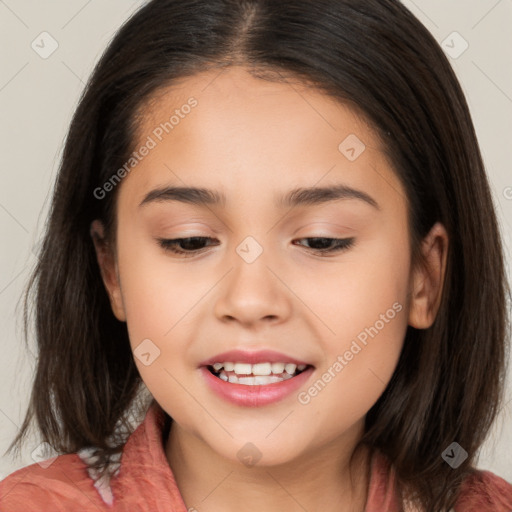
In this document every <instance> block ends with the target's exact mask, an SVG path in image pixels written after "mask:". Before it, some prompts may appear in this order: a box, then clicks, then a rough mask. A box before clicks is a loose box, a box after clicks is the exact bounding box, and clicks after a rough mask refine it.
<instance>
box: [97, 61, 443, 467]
mask: <svg viewBox="0 0 512 512" xmlns="http://www.w3.org/2000/svg"><path fill="white" fill-rule="evenodd" d="M145 114H146V115H145V120H144V123H143V125H142V126H141V128H140V131H139V137H138V141H137V143H136V144H135V148H136V151H138V157H136V158H137V163H136V165H134V166H133V168H131V169H130V171H129V172H127V173H126V176H125V177H124V178H123V180H122V182H121V184H120V185H118V186H119V187H120V188H119V190H118V191H117V192H118V194H119V195H118V205H117V215H118V222H117V245H116V255H115V258H113V259H112V260H110V259H109V258H107V257H102V256H101V250H100V249H98V254H99V258H100V264H101V266H102V269H103V275H104V280H105V283H106V286H107V288H108V290H109V293H110V296H111V301H112V307H113V310H114V313H115V314H116V316H117V317H118V318H119V319H120V320H123V321H124V320H125V321H126V322H127V326H128V332H129V337H130V342H131V345H132V349H133V351H134V357H135V362H136V364H137V367H138V369H139V372H140V374H141V376H142V378H143V380H144V382H145V384H146V385H147V387H148V389H149V391H150V392H151V393H152V394H153V396H154V397H155V398H156V400H157V401H158V402H159V403H160V405H161V406H162V407H163V408H164V409H165V410H166V411H167V413H168V414H169V415H171V416H172V418H173V419H174V420H175V424H176V428H178V429H180V431H181V432H183V433H187V434H189V435H191V436H193V437H194V439H196V440H197V442H198V443H200V444H202V445H203V446H204V447H206V448H207V449H209V450H211V451H212V453H216V454H218V455H219V456H220V457H222V458H224V459H226V460H231V461H234V462H236V461H238V460H240V461H241V460H242V458H241V457H243V456H244V450H246V451H247V454H248V455H251V453H249V452H251V450H255V449H254V448H253V447H251V445H248V444H247V443H252V445H254V447H256V449H257V450H256V451H255V455H254V456H256V457H259V456H261V460H260V464H269V465H272V464H282V463H286V462H289V461H292V460H294V459H297V458H298V457H301V456H308V455H310V454H312V453H318V452H319V450H321V449H322V448H323V447H326V446H332V445H333V443H340V444H343V443H345V444H346V443H347V442H349V440H352V441H353V440H354V439H356V438H357V437H359V436H360V435H361V433H362V429H363V422H364V417H365V415H366V413H367V411H368V410H369V409H370V408H371V407H372V406H373V404H374V403H375V402H376V401H377V399H378V398H379V396H380V395H381V394H382V392H383V391H384V389H385V388H386V386H387V384H388V382H389V380H390V378H391V376H392V374H393V372H394V370H395V367H396V364H397V362H398V358H399V355H400V352H401V349H402V345H403V340H404V335H405V331H406V328H407V325H408V323H409V324H411V325H413V324H414V323H416V324H415V326H417V327H426V326H428V324H429V323H430V322H431V321H432V317H431V316H429V311H430V310H429V307H428V306H427V303H428V301H427V299H426V298H424V295H425V294H423V293H422V292H421V290H422V289H421V287H419V286H416V284H418V283H424V280H423V279H422V276H419V275H416V274H415V273H413V272H412V268H411V264H410V257H411V248H410V246H409V237H408V215H407V201H406V194H405V190H404V188H403V187H402V185H401V183H400V182H399V180H398V178H397V177H396V175H395V174H394V172H393V170H392V168H391V165H390V164H389V162H388V161H387V160H386V158H385V157H384V154H383V152H382V150H381V146H380V143H379V141H378V139H377V137H376V135H375V133H374V132H373V131H372V129H371V127H370V126H368V125H367V124H365V123H364V121H363V120H362V119H360V118H359V117H358V116H357V115H356V113H355V112H354V111H353V110H351V109H350V108H348V107H346V106H344V105H343V104H341V103H338V102H336V101H334V100H333V99H330V98H329V97H327V96H325V95H323V94H321V93H320V92H318V91H315V90H313V89H311V88H306V87H305V86H300V85H298V84H296V83H295V84H293V86H292V85H290V84H286V83H273V82H267V81H263V80H260V79H257V78H253V77H252V76H251V75H250V74H248V73H247V72H246V71H245V70H244V69H242V68H236V67H234V68H229V69H228V70H225V71H223V72H222V73H221V74H220V75H218V72H215V73H214V72H211V73H209V72H207V73H202V74H198V75H195V76H193V77H190V78H187V79H185V80H182V81H181V82H180V83H179V84H174V85H173V87H172V88H169V89H167V90H166V91H164V92H163V93H160V94H159V96H158V97H156V98H155V101H154V102H152V104H151V107H150V108H149V107H148V109H147V111H146V112H145ZM171 116H174V118H171ZM165 123H167V124H165ZM143 146H145V147H146V150H143V149H142V147H143ZM139 157H140V158H139ZM132 163H134V162H132ZM172 187H188V188H201V189H208V190H211V191H213V194H212V195H213V196H222V197H221V199H220V200H219V201H209V200H207V197H206V195H205V194H203V195H202V196H200V195H198V194H197V193H196V194H190V193H188V194H187V193H185V192H183V191H182V192H181V193H180V192H179V191H176V190H172ZM343 187H345V188H343ZM310 188H313V189H325V190H324V191H323V192H321V191H318V190H317V193H316V194H315V193H314V192H315V191H314V190H313V191H309V192H304V191H303V192H302V193H297V192H295V193H294V194H293V195H291V196H290V194H291V193H292V191H293V190H295V189H310ZM334 191H338V193H337V194H335V193H334ZM198 197H200V199H201V200H202V201H199V202H198V201H194V198H196V199H197V198H198ZM213 199H215V197H213ZM217 199H219V198H217ZM306 199H307V200H306ZM196 237H197V238H196ZM179 239H185V240H181V241H180V240H179ZM169 240H174V242H169ZM98 247H99V246H97V248H98ZM174 251H181V252H180V253H178V252H174ZM434 252H435V251H434ZM441 272H442V271H441ZM431 288H432V289H433V290H434V291H435V286H433V287H431ZM423 291H424V290H423ZM422 301H423V302H422ZM422 322H423V324H422ZM232 350H237V351H239V353H237V354H230V355H222V354H223V353H225V352H228V351H232ZM214 363H219V364H218V365H216V367H217V368H219V366H220V365H221V364H222V363H245V364H242V365H237V366H235V367H234V368H233V367H232V366H230V365H224V366H223V367H222V368H221V371H220V373H219V374H218V375H214V374H213V373H212V371H211V370H212V367H211V366H208V365H213V364H214ZM269 363H274V364H269ZM279 363H285V364H288V366H285V367H284V368H283V365H282V364H281V365H280V364H279ZM251 364H253V365H255V366H251ZM299 364H300V365H301V366H297V368H298V369H300V370H302V372H301V373H298V374H297V368H296V367H295V365H299ZM304 366H305V368H304ZM272 370H273V371H274V372H273V373H272V374H271V375H270V376H268V375H265V374H266V373H268V372H269V371H272ZM287 370H289V373H288V376H287V375H286V374H287ZM248 373H250V374H251V375H253V374H257V373H260V374H263V375H260V376H259V378H258V377H255V379H256V380H254V381H252V384H253V385H251V383H250V382H251V380H250V378H249V380H244V379H247V375H246V374H248ZM244 375H246V376H245V377H244ZM292 375H295V376H292ZM272 377H273V378H272ZM225 379H228V381H227V382H226V380H225ZM237 379H242V380H238V381H237V382H236V380H237ZM230 380H231V381H234V382H230ZM271 381H272V382H271ZM274 381H275V382H274ZM258 383H259V384H258ZM173 428H174V427H173ZM258 454H259V455H258Z"/></svg>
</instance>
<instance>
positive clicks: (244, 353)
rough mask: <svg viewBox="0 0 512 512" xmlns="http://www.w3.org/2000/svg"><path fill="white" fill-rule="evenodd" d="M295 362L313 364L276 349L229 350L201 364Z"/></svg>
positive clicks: (297, 363)
mask: <svg viewBox="0 0 512 512" xmlns="http://www.w3.org/2000/svg"><path fill="white" fill-rule="evenodd" d="M226 362H229V363H250V364H257V363H293V364H296V365H299V364H305V365H309V366H311V365H310V364H309V363H308V362H306V361H301V360H300V359H297V358H295V357H292V356H288V355H286V354H283V353H281V352H276V351H275V350H254V351H248V350H228V351H227V352H222V353H221V354H217V355H215V356H213V357H210V358H208V359H205V360H204V361H202V362H201V363H200V366H211V365H213V364H214V363H226Z"/></svg>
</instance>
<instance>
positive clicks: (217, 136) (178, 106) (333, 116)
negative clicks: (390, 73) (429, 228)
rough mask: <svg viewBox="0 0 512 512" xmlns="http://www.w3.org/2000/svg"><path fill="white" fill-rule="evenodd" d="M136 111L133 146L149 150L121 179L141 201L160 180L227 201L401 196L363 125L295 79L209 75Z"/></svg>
mask: <svg viewBox="0 0 512 512" xmlns="http://www.w3.org/2000/svg"><path fill="white" fill-rule="evenodd" d="M190 105H194V106H193V107H191V106H190ZM140 114H141V117H140V118H141V122H140V125H139V127H138V132H137V141H136V143H135V144H134V149H135V150H137V148H139V147H141V146H143V145H144V144H145V143H147V142H148V140H149V139H151V141H152V144H151V145H152V146H153V148H152V149H151V150H150V151H149V154H148V155H147V156H146V157H144V158H143V159H141V161H140V162H139V163H138V164H137V167H136V172H131V173H130V174H129V176H127V178H125V181H128V182H131V183H132V185H131V186H130V187H129V188H130V189H132V188H133V194H136V192H135V190H137V191H139V193H138V196H137V197H138V198H140V197H141V195H142V193H143V191H146V192H147V190H148V189H150V188H151V187H156V186H158V185H162V184H165V183H168V184H174V185H180V186H199V185H200V186H205V187H208V188H216V189H218V190H222V191H223V192H224V193H225V195H226V196H228V197H229V196H230V194H234V193H237V194H243V192H244V191H247V192H251V191H253V192H255V191H261V190H262V189H263V188H272V189H282V190H286V189H290V188H291V187H290V184H291V183H293V185H294V186H308V187H310V186H314V185H315V184H317V183H318V185H319V186H320V185H322V186H326V185H329V184H330V183H335V182H336V183H338V182H343V183H347V184H349V185H352V186H358V187H362V186H364V187H366V190H368V191H371V190H373V191H376V190H377V189H380V190H381V194H382V192H385V193H386V192H387V193H389V194H395V195H396V194H397V193H398V194H399V195H402V196H403V195H404V191H403V189H402V187H401V184H400V182H399V180H398V178H397V177H396V176H395V174H394V172H393V171H392V168H391V165H390V163H389V162H388V160H387V158H386V156H385V154H384V152H383V147H382V145H381V142H380V140H379V138H378V136H377V134H376V132H374V130H373V129H372V127H371V126H370V125H369V124H368V123H367V122H366V120H365V119H364V118H363V117H362V116H360V115H358V112H357V111H355V110H354V109H352V108H350V107H349V106H347V105H346V104H344V103H342V102H340V101H337V100H335V99H333V98H332V97H329V96H327V95H326V94H324V93H322V92H320V91H318V90H317V89H314V88H313V87H311V86H307V85H306V84H304V83H301V82H299V81H297V80H295V81H291V82H289V83H286V82H274V81H268V80H263V79H260V78H256V77H254V76H252V75H251V74H250V73H249V72H248V71H247V70H245V69H244V68H239V67H232V68H227V69H224V70H222V71H219V70H211V71H207V72H203V73H198V74H196V75H193V76H190V77H186V78H182V79H180V80H179V81H176V82H174V83H173V84H172V85H171V86H170V87H167V88H165V89H161V90H159V91H158V92H157V93H156V94H155V95H153V97H152V98H151V100H150V101H149V102H147V103H146V105H145V108H144V109H143V111H142V112H141V113H140ZM123 186H124V185H123ZM383 188H384V189H386V188H387V189H388V190H387V191H386V190H382V189H383ZM230 191H231V192H230ZM133 194H130V195H133ZM134 199H136V198H135V197H134ZM402 199H405V198H404V197H403V198H402Z"/></svg>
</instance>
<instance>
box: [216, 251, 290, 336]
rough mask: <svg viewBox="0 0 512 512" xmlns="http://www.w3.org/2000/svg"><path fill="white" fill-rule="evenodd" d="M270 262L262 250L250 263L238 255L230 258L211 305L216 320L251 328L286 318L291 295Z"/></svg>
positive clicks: (275, 322) (284, 281)
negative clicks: (231, 262)
mask: <svg viewBox="0 0 512 512" xmlns="http://www.w3.org/2000/svg"><path fill="white" fill-rule="evenodd" d="M269 263H270V262H269V261H267V258H266V256H265V253H262V254H261V255H260V256H259V257H258V258H256V259H255V260H254V261H252V262H251V263H248V261H246V260H245V259H244V258H243V257H239V256H238V255H237V256H236V257H235V258H234V259H233V267H232V268H231V270H230V271H229V272H228V274H227V275H226V276H225V278H224V280H223V282H222V283H221V286H220V293H219V295H218V296H217V299H216V303H215V307H214V313H215V315H216V317H217V318H218V319H219V320H221V321H223V322H239V323H240V324H241V325H243V326H245V327H254V326H256V325H257V324H259V323H264V324H267V323H268V322H272V323H274V324H277V323H281V322H284V321H286V319H288V318H289V316H290V314H291V311H292V303H291V296H292V295H293V294H292V293H291V292H290V289H289V288H288V287H287V286H286V278H285V276H283V275H279V274H282V272H279V270H276V269H275V267H276V265H275V264H274V265H272V264H270V265H269ZM272 267H274V268H272Z"/></svg>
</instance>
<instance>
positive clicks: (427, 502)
mask: <svg viewBox="0 0 512 512" xmlns="http://www.w3.org/2000/svg"><path fill="white" fill-rule="evenodd" d="M233 65H242V66H244V67H246V68H247V69H248V70H249V71H250V72H251V73H252V74H253V75H254V76H256V77H258V78H261V79H266V80H274V81H283V80H285V79H294V80H298V81H299V82H301V83H304V84H306V83H307V84H311V85H312V86H313V87H315V88H317V89H318V90H319V91H322V92H324V93H325V94H328V95H330V96H332V97H333V98H335V99H336V100H338V101H340V102H344V103H346V104H347V105H349V106H350V107H351V108H353V109H354V111H356V112H358V113H360V114H361V115H362V116H363V117H364V118H365V119H367V120H368V122H369V124H370V125H371V126H372V128H373V129H374V131H375V133H377V134H378V136H379V138H380V140H381V141H382V144H383V148H384V150H385V153H386V157H387V158H388V159H389V161H390V162H391V164H392V167H393V169H394V171H395V172H396V174H397V176H398V177H399V179H400V181H401V183H402V184H403V185H404V188H405V190H406V193H407V204H408V207H409V211H408V215H409V229H410V233H409V234H410V242H411V251H412V263H413V264H414V265H416V264H422V258H421V255H422V252H421V245H420V244H421V241H422V240H423V238H424V237H425V236H426V234H427V233H428V232H429V230H430V228H431V227H432V226H433V225H434V223H435V222H437V221H439V222H441V223H442V224H443V225H444V226H445V228H446V229H447V232H448V234H449V237H450V246H449V251H448V259H447V269H446V274H445V279H444V286H443V295H442V299H441V303H440V307H439V311H438V314H437V317H436V319H435V321H434V323H433V325H432V326H431V327H430V328H429V329H425V330H418V329H414V328H413V327H411V326H409V327H408V329H407V333H406V337H405V341H404V347H403V350H402V353H401V355H400V358H399V361H398V364H397V368H396V370H395V372H394V374H393V376H392V378H391V381H390V382H389V384H388V386H387V387H386V389H385V391H384V392H383V394H382V395H381V396H380V397H379V399H378V401H377V402H376V403H375V404H374V406H373V407H372V408H371V409H370V411H369V412H368V414H367V416H366V423H365V434H364V436H363V438H362V439H361V440H360V443H359V444H358V447H357V450H356V451H355V452H354V454H353V456H354V460H355V457H356V453H359V452H360V451H361V450H362V448H363V447H368V448H370V449H372V450H373V449H379V450H381V451H382V452H383V453H384V454H385V455H386V456H387V457H389V459H390V460H391V461H392V462H393V466H394V468H395V470H396V475H397V484H398V487H399V489H400V490H401V492H402V494H403V496H406V495H407V496H410V497H411V499H412V500H414V501H415V502H416V503H417V504H418V505H421V506H422V507H423V508H424V509H425V510H427V511H434V510H435V511H438V510H448V509H449V508H450V507H452V506H453V505H454V503H455V500H456V497H457V491H458V489H459V487H460V484H461V482H462V481H463V480H464V478H465V477H466V476H468V475H469V474H470V473H471V472H472V471H473V470H474V467H473V466H474V463H475V461H476V457H477V455H478V450H479V448H480V446H481V444H482V443H483V441H484V440H485V438H486V436H487V433H488V431H489V428H490V426H491V424H492V422H493V421H494V419H495V417H496V416H497V414H498V412H499V409H500V406H501V404H502V399H503V387H502V383H503V381H504V376H505V369H506V366H505V365H506V358H507V353H506V339H507V336H508V333H509V332H510V325H509V323H508V322H507V309H506V294H508V295H507V296H508V297H509V296H510V289H509V288H508V285H507V282H506V275H505V270H504V255H503V248H502V243H501V238H500V232H499V228H498V223H497V218H496V214H495V209H494V205H493V201H492V196H491V192H490V188H489V184H488V180H487V176H486V173H485V169H484V165H483V161H482V157H481V154H480V150H479V147H478V142H477V138H476V134H475V130H474V127H473V124H472V120H471V116H470V113H469V109H468V106H467V103H466V100H465V97H464V94H463V92H462V89H461V87H460V85H459V82H458V81H457V78H456V76H455V74H454V72H453V70H452V68H451V66H450V63H449V62H448V60H447V58H446V56H445V55H444V53H443V51H442V50H441V48H440V47H439V45H438V43H437V42H436V41H435V39H434V38H433V37H432V35H431V34H430V33H429V32H428V31H427V29H426V28H425V27H424V26H423V25H422V24H421V23H420V22H419V21H418V20H417V19H416V18H415V17H414V16H413V15H412V14H411V13H410V12H409V11H408V10H407V9H406V8H405V7H404V6H403V5H402V4H401V3H400V2H399V1H398V0H315V2H311V1H308V0H293V1H292V0H283V1H280V2H275V1H271V0H208V1H203V0H189V1H186V2H183V1H178V0H158V1H156V0H153V1H150V2H149V3H147V4H146V5H144V6H143V7H142V8H141V9H140V10H139V11H137V12H136V13H135V14H134V15H133V16H132V17H131V18H130V19H129V20H128V21H126V22H125V23H124V25H123V26H122V27H121V28H120V30H119V31H118V33H117V35H116V36H115V38H114V39H113V40H112V42H111V43H110V45H109V46H108V48H107V49H106V51H105V53H104V55H103V56H102V57H101V59H100V61H99V62H98V64H97V65H96V67H95V69H94V72H93V74H92V77H91V78H90V80H89V82H88V83H87V85H86V88H85V90H84V92H83V94H82V97H81V99H80V102H79V105H78V107H77V109H76V112H75V114H74V117H73V120H72V122H71V126H70V129H69V133H68V136H67V139H66V144H65V148H64V153H63V158H62V161H61V165H60V169H59V173H58V176H57V181H56V184H55V189H54V195H53V201H52V205H51V210H50V215H49V221H48V223H47V226H46V232H45V235H44V242H43V245H42V250H41V254H40V259H39V262H38V264H37V266H36V268H35V270H34V272H33V274H32V276H31V278H30V281H29V284H28V288H27V291H26V294H25V297H24V298H25V309H24V321H25V326H27V325H28V322H29V320H30V316H31V315H30V313H31V311H30V307H29V305H30V304H31V301H32V298H33V299H34V311H33V313H34V314H35V325H36V338H37V344H38V348H39V358H38V362H37V370H36V375H35V379H34V384H33V389H32V394H31V400H30V405H29V409H28V411H27V415H26V417H25V421H24V423H23V425H22V428H21V430H20V432H19V434H18V436H17V437H16V439H15V441H14V442H13V444H12V445H11V447H10V449H12V448H13V447H14V446H19V445H20V443H21V441H22V440H23V438H24V436H25V435H26V432H27V429H28V427H29V425H30V424H31V422H32V421H34V420H35V422H36V423H37V426H38V428H39V431H40V433H41V435H42V437H43V439H44V440H45V441H47V442H48V443H50V444H51V445H52V446H53V447H54V448H55V449H56V450H58V451H60V452H62V453H70V452H76V451H78V450H79V449H81V448H83V447H86V446H96V447H99V448H100V449H101V450H103V452H104V453H105V454H109V453H114V452H119V450H121V449H122V446H123V444H122V441H117V442H116V441H115V432H116V431H117V428H118V427H119V424H120V423H121V424H123V423H126V414H127V411H129V410H130V409H131V408H132V407H133V404H134V403H135V402H134V401H135V400H136V398H137V396H139V393H140V391H141V389H142V388H143V383H142V381H141V378H140V375H139V374H138V371H137V368H136V366H135V363H134V361H133V356H132V352H131V349H130V343H129V339H128V333H127V329H126V324H125V323H123V322H119V321H118V320H117V319H116V318H115V317H114V315H113V313H112V311H111V308H110V303H109V299H108V296H107V293H106V290H105V287H104V285H103V282H102V280H101V276H100V271H99V268H98V264H97V261H96V255H95V251H94V247H93V243H92V240H91V237H90V224H91V222H92V221H93V220H94V219H100V220H102V221H103V223H104V225H105V227H106V231H107V235H108V238H109V239H110V240H111V241H113V245H114V246H115V225H116V222H115V212H116V198H117V195H118V189H119V186H118V187H116V189H115V190H114V191H113V192H112V193H110V194H107V196H106V197H105V198H104V199H102V200H98V199H96V198H95V197H94V190H95V188H97V187H99V186H101V185H102V184H103V183H105V182H106V181H107V180H108V179H109V178H110V177H111V176H112V174H113V172H115V170H116V169H118V168H119V167H120V166H122V165H123V162H125V161H126V159H127V158H128V157H129V155H130V153H131V151H132V150H133V147H134V145H135V142H136V138H137V133H138V128H139V126H140V122H141V119H142V118H143V115H144V111H145V108H146V107H147V105H148V104H149V103H148V102H150V101H151V99H152V98H153V99H155V97H156V95H158V93H159V91H160V92H161V91H163V90H164V89H165V88H166V87H168V86H170V85H172V84H173V83H175V82H176V81H177V80H179V79H180V78H183V77H188V76H193V75H194V74H196V73H199V72H201V71H206V70H209V69H215V68H217V69H222V68H224V67H228V66H233ZM113 436H114V437H113ZM113 439H114V440H113ZM453 441H456V442H458V443H459V444H460V445H461V446H462V447H463V448H464V449H465V450H466V451H467V452H468V454H469V456H468V458H467V459H466V460H465V461H464V462H463V463H462V464H461V465H460V466H459V467H458V468H457V469H455V470H454V469H452V468H451V467H449V466H448V465H447V464H446V463H445V462H444V461H443V459H442V458H441V453H442V452H443V450H444V449H445V448H446V447H447V446H449V445H450V444H451V443H452V442H453Z"/></svg>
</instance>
